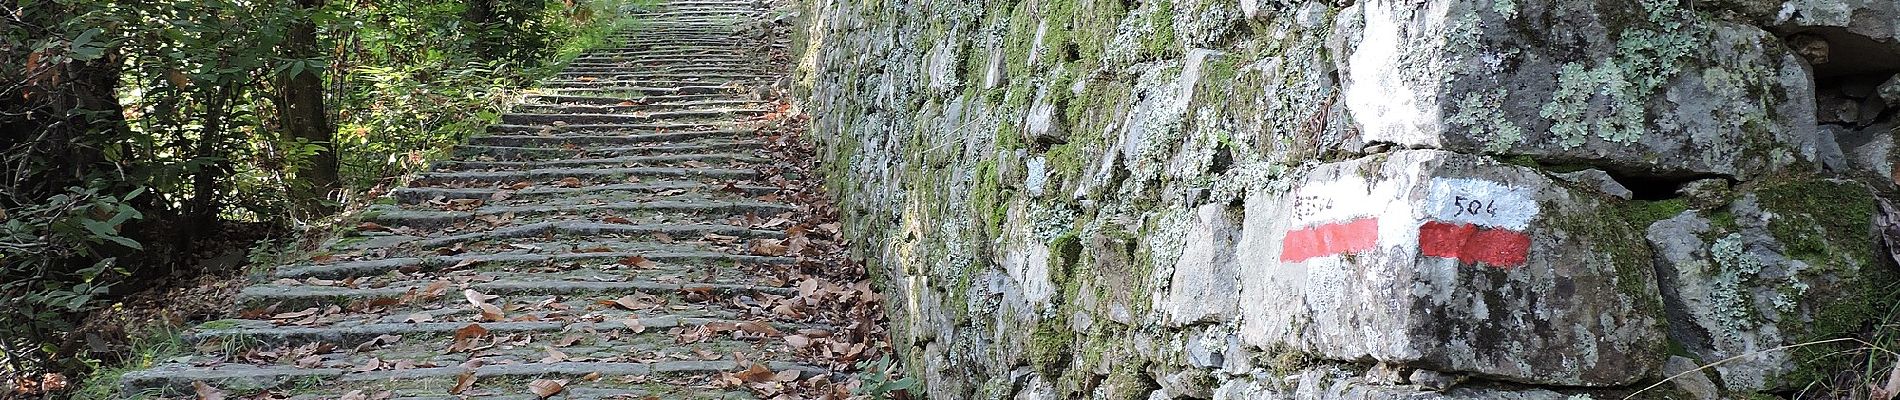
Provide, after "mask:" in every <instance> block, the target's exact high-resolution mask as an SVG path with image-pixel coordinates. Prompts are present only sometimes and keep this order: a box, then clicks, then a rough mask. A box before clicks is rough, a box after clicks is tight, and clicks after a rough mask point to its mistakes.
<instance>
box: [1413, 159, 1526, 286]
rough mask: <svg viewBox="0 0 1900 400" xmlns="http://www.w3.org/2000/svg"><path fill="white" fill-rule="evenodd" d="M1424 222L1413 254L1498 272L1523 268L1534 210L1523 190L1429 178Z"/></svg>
mask: <svg viewBox="0 0 1900 400" xmlns="http://www.w3.org/2000/svg"><path fill="white" fill-rule="evenodd" d="M1425 201H1426V206H1425V214H1426V217H1427V218H1428V219H1427V220H1426V221H1425V223H1424V224H1422V225H1420V226H1419V227H1418V251H1419V254H1422V255H1424V256H1427V257H1442V258H1455V259H1458V261H1459V262H1462V263H1468V264H1484V265H1489V266H1493V267H1499V268H1511V267H1517V266H1521V265H1524V262H1525V261H1526V260H1527V259H1529V256H1530V248H1531V236H1530V234H1529V233H1527V232H1526V231H1525V230H1526V229H1528V228H1529V227H1530V223H1531V220H1533V219H1536V218H1537V214H1538V212H1539V210H1538V207H1537V201H1536V200H1534V199H1532V198H1531V194H1530V193H1529V191H1528V190H1527V189H1525V188H1521V187H1509V186H1504V185H1502V184H1499V183H1497V182H1491V181H1485V180H1477V179H1463V178H1459V179H1452V178H1438V179H1432V186H1431V192H1430V193H1429V194H1427V195H1426V199H1425Z"/></svg>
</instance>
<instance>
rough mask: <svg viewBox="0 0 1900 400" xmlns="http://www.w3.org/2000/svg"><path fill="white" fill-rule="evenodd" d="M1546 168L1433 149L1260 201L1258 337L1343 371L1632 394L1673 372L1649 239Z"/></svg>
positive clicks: (1370, 160)
mask: <svg viewBox="0 0 1900 400" xmlns="http://www.w3.org/2000/svg"><path fill="white" fill-rule="evenodd" d="M1608 211H1609V209H1608V207H1607V206H1605V205H1604V204H1602V202H1601V201H1600V200H1597V198H1596V197H1595V196H1594V195H1589V194H1579V193H1572V192H1571V191H1570V190H1569V189H1565V188H1564V187H1562V186H1559V185H1555V184H1553V182H1551V181H1550V180H1549V179H1548V178H1545V177H1544V176H1542V175H1540V174H1538V173H1537V172H1536V171H1534V170H1530V169H1527V168H1521V167H1516V166H1511V165H1505V164H1500V163H1497V162H1494V161H1489V160H1486V159H1483V158H1479V157H1474V156H1469V155H1462V154H1457V153H1449V152H1442V151H1430V150H1412V151H1400V152H1396V153H1391V154H1389V155H1375V156H1370V157H1366V158H1361V159H1357V160H1351V161H1345V162H1339V163H1331V164H1323V165H1320V166H1318V167H1315V168H1313V169H1312V170H1310V171H1308V172H1307V173H1305V174H1304V176H1302V177H1300V178H1298V180H1297V183H1296V184H1295V185H1294V189H1293V190H1292V191H1290V192H1288V193H1283V194H1271V193H1260V194H1256V195H1254V196H1251V197H1250V198H1249V199H1248V200H1247V215H1246V220H1245V222H1244V224H1243V229H1242V231H1243V232H1242V236H1241V239H1240V245H1239V248H1240V252H1239V255H1238V256H1237V257H1238V259H1239V262H1240V268H1241V276H1242V278H1241V282H1242V289H1241V290H1242V294H1241V296H1242V300H1241V305H1242V315H1243V316H1244V317H1245V319H1244V325H1243V329H1242V330H1241V332H1242V335H1243V337H1244V338H1246V339H1248V340H1249V342H1250V343H1252V344H1255V345H1259V346H1263V347H1275V346H1292V347H1295V348H1301V349H1305V350H1307V351H1312V352H1316V353H1320V354H1323V355H1325V357H1327V358H1330V359H1340V360H1363V359H1374V360H1379V361H1382V362H1392V363H1403V364H1407V365H1416V366H1419V367H1422V368H1430V369H1434V370H1439V371H1445V372H1464V373H1474V374H1480V375H1486V376H1491V377H1494V378H1497V379H1504V380H1512V381H1519V382H1527V383H1547V384H1563V385H1581V386H1607V385H1620V384H1625V383H1629V382H1633V381H1635V380H1637V379H1641V378H1642V377H1643V376H1645V374H1647V373H1648V372H1649V371H1650V370H1652V369H1654V368H1655V367H1656V366H1657V365H1658V364H1660V363H1661V362H1662V359H1661V357H1660V354H1661V353H1660V349H1661V346H1662V329H1661V326H1660V325H1659V323H1660V322H1661V320H1662V315H1661V310H1660V309H1659V307H1658V298H1657V294H1656V292H1655V289H1654V285H1653V281H1652V279H1653V278H1652V275H1651V272H1650V271H1649V268H1648V264H1647V260H1648V256H1647V254H1648V252H1647V250H1646V249H1644V248H1642V247H1641V244H1640V243H1635V242H1630V241H1628V240H1627V238H1628V237H1632V236H1634V232H1633V230H1632V229H1631V228H1629V227H1628V226H1627V225H1626V224H1623V223H1621V222H1618V221H1614V220H1611V218H1613V217H1612V216H1611V215H1613V214H1608Z"/></svg>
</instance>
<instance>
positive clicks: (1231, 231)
mask: <svg viewBox="0 0 1900 400" xmlns="http://www.w3.org/2000/svg"><path fill="white" fill-rule="evenodd" d="M1239 230H1240V227H1239V226H1238V225H1237V224H1235V223H1234V221H1233V220H1232V218H1230V217H1228V215H1227V210H1226V207H1222V206H1221V205H1219V204H1209V205H1205V206H1201V208H1200V209H1199V210H1197V211H1196V212H1195V222H1194V227H1193V228H1191V229H1189V230H1188V236H1187V241H1186V246H1185V247H1183V248H1182V249H1181V257H1180V261H1179V262H1177V263H1176V264H1175V265H1174V277H1173V279H1172V281H1171V283H1172V284H1170V285H1169V286H1168V287H1169V288H1171V291H1170V292H1169V294H1168V299H1167V303H1166V304H1167V308H1166V310H1167V313H1168V314H1167V316H1168V318H1167V319H1168V324H1170V325H1174V326H1181V325H1186V324H1191V323H1195V322H1202V321H1210V322H1220V321H1224V320H1226V319H1228V318H1230V317H1232V316H1233V314H1234V311H1235V310H1236V308H1237V307H1238V305H1239V304H1238V301H1239V298H1238V297H1239V295H1240V287H1239V286H1240V282H1239V277H1240V275H1239V274H1238V273H1236V272H1235V264H1234V240H1235V238H1236V237H1237V236H1238V234H1239ZM1219 364H1220V363H1218V362H1216V363H1214V365H1216V366H1218V365H1219Z"/></svg>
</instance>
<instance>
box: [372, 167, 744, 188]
mask: <svg viewBox="0 0 1900 400" xmlns="http://www.w3.org/2000/svg"><path fill="white" fill-rule="evenodd" d="M668 177H695V178H712V179H753V178H757V177H759V171H758V170H754V169H750V168H674V167H625V168H535V169H523V170H509V171H456V172H424V173H419V174H416V176H415V178H414V179H413V180H411V181H410V186H437V185H442V184H451V183H475V184H482V183H490V184H492V183H515V182H521V181H529V182H548V181H558V180H561V179H566V178H576V179H580V180H582V181H587V182H601V181H614V182H617V181H624V180H626V179H628V178H668Z"/></svg>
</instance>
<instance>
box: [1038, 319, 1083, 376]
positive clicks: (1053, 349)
mask: <svg viewBox="0 0 1900 400" xmlns="http://www.w3.org/2000/svg"><path fill="white" fill-rule="evenodd" d="M1068 321H1069V319H1068V318H1067V317H1062V316H1058V317H1056V318H1050V319H1046V320H1043V321H1042V322H1040V323H1037V324H1036V329H1035V330H1034V331H1031V332H1030V334H1029V348H1028V349H1027V350H1028V357H1029V366H1030V367H1032V368H1035V370H1036V372H1037V373H1040V374H1042V375H1043V376H1046V377H1051V378H1053V377H1057V376H1062V372H1063V371H1065V370H1067V369H1068V368H1069V362H1070V359H1071V357H1073V355H1074V351H1073V350H1074V349H1075V336H1074V334H1075V333H1074V332H1071V331H1069V329H1068V327H1067V326H1068Z"/></svg>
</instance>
